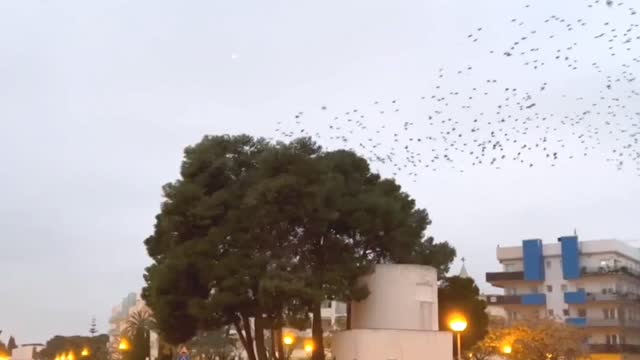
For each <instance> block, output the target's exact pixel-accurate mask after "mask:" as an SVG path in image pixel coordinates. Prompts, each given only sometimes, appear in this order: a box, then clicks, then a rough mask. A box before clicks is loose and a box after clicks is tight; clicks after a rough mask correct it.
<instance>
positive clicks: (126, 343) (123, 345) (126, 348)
mask: <svg viewBox="0 0 640 360" xmlns="http://www.w3.org/2000/svg"><path fill="white" fill-rule="evenodd" d="M130 348H131V345H129V341H127V339H125V338H122V339H121V340H120V343H119V344H118V350H120V351H129V349H130Z"/></svg>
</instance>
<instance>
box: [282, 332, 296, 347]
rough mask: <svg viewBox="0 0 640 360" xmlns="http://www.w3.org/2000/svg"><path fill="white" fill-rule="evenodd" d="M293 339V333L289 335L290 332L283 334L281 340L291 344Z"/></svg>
mask: <svg viewBox="0 0 640 360" xmlns="http://www.w3.org/2000/svg"><path fill="white" fill-rule="evenodd" d="M294 340H295V339H294V337H293V335H290V334H287V335H285V336H284V337H283V338H282V342H283V343H284V344H285V345H291V344H293V341H294Z"/></svg>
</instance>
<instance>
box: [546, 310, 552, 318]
mask: <svg viewBox="0 0 640 360" xmlns="http://www.w3.org/2000/svg"><path fill="white" fill-rule="evenodd" d="M547 314H549V316H550V317H553V309H549V310H547Z"/></svg>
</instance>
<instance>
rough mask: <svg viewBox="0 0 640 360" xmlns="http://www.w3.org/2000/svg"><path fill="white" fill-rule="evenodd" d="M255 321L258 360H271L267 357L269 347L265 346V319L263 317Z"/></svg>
mask: <svg viewBox="0 0 640 360" xmlns="http://www.w3.org/2000/svg"><path fill="white" fill-rule="evenodd" d="M255 319H256V321H255V322H256V323H255V328H256V333H255V340H256V355H257V357H258V360H269V359H268V357H267V347H266V346H265V344H264V319H263V318H262V316H260V317H256V318H255Z"/></svg>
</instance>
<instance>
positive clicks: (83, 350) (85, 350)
mask: <svg viewBox="0 0 640 360" xmlns="http://www.w3.org/2000/svg"><path fill="white" fill-rule="evenodd" d="M80 356H89V348H84V349H82V352H81V353H80Z"/></svg>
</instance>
